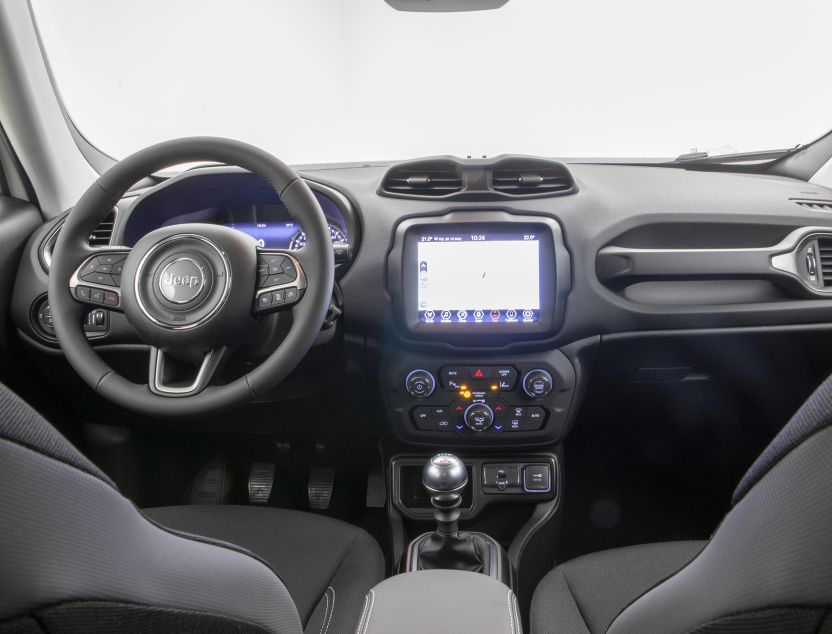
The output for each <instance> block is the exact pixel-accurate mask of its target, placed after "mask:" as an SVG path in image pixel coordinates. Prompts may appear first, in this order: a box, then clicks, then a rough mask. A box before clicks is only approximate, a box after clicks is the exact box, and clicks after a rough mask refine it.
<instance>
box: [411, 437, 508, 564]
mask: <svg viewBox="0 0 832 634" xmlns="http://www.w3.org/2000/svg"><path fill="white" fill-rule="evenodd" d="M422 484H423V485H424V487H425V489H427V491H428V493H429V494H430V501H431V504H433V516H434V518H436V530H435V531H433V532H432V533H425V534H424V535H422V536H421V537H418V538H416V539H415V540H414V541H413V542H412V543H411V546H410V548H409V549H408V562H409V563H408V567H409V568H408V569H409V570H432V569H447V570H469V571H471V572H482V573H485V574H488V575H490V574H492V570H493V572H494V575H498V574H499V573H500V570H507V569H508V568H507V567H506V566H505V565H504V564H502V563H500V562H502V559H501V560H500V562H497V561H496V559H495V555H494V554H492V553H496V557H497V558H499V557H500V556H501V555H500V553H502V549H501V548H500V547H499V545H497V544H496V542H494V541H493V540H492V539H491V538H490V537H488V536H487V535H484V534H482V533H469V532H465V531H460V530H459V526H458V524H457V522H458V520H459V513H460V511H459V505H460V504H461V503H462V492H463V491H465V487H466V486H467V485H468V470H467V469H466V468H465V464H464V463H463V462H462V460H460V459H459V458H457V457H456V456H455V455H453V454H451V453H438V454H436V455H435V456H433V457H432V458H431V459H430V460H428V462H427V464H426V465H425V468H424V469H423V470H422ZM502 556H503V557H504V554H503V555H502ZM495 578H498V577H497V576H495Z"/></svg>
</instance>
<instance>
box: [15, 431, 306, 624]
mask: <svg viewBox="0 0 832 634" xmlns="http://www.w3.org/2000/svg"><path fill="white" fill-rule="evenodd" d="M0 482H3V483H4V485H3V486H2V487H0V509H3V512H2V513H0V535H2V536H3V538H2V539H0V561H2V562H3V564H2V566H0V621H2V620H5V619H13V618H15V617H18V616H21V615H24V614H30V613H32V612H33V611H36V610H37V609H39V608H41V607H43V606H46V605H50V604H57V603H63V602H66V601H72V600H85V599H87V600H88V599H98V600H102V601H115V602H125V603H136V604H143V605H149V606H159V607H163V608H173V609H177V610H189V611H195V612H204V613H209V614H218V615H221V616H226V617H228V618H231V619H238V620H243V621H248V622H252V623H255V624H258V625H260V626H262V627H264V628H265V629H267V630H268V631H271V632H276V633H279V634H298V633H299V632H301V625H300V619H299V617H298V613H297V610H296V608H295V605H294V602H293V601H292V598H291V596H290V595H289V592H288V591H287V589H286V587H285V586H284V585H283V583H282V582H281V581H280V579H279V578H277V577H276V576H275V575H274V573H273V572H272V571H271V570H270V569H269V568H268V567H267V566H266V565H264V564H263V563H262V562H261V561H258V560H257V559H255V558H253V557H251V556H249V555H246V554H244V553H242V552H239V551H237V550H232V549H230V548H227V547H223V546H220V545H216V544H211V543H205V542H202V541H194V540H191V539H188V538H186V537H183V536H181V535H176V534H173V533H171V532H169V531H166V530H163V529H161V528H159V527H158V526H156V525H154V524H152V523H151V522H149V521H147V519H145V518H144V517H143V516H142V514H141V513H140V512H139V511H138V509H136V507H135V506H134V505H133V504H132V503H131V502H130V501H129V500H127V499H126V498H124V497H123V496H122V495H121V494H120V493H119V492H118V491H117V490H116V489H114V488H113V487H112V486H110V485H109V484H108V483H106V482H105V481H103V480H102V479H101V478H99V477H96V476H95V475H93V474H91V473H88V472H87V471H85V470H81V469H79V468H77V467H76V466H74V465H71V464H68V463H66V462H64V461H62V460H60V459H58V458H57V457H52V456H49V455H46V454H44V453H41V452H38V451H36V450H34V449H31V448H29V447H25V446H23V445H20V444H17V443H15V442H12V441H10V440H6V439H2V438H0Z"/></svg>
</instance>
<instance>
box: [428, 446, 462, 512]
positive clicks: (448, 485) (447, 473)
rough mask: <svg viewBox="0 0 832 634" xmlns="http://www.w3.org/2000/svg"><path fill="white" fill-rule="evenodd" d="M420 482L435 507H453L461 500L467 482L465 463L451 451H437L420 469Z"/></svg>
mask: <svg viewBox="0 0 832 634" xmlns="http://www.w3.org/2000/svg"><path fill="white" fill-rule="evenodd" d="M422 484H423V485H424V487H425V489H427V491H428V493H430V498H431V502H432V503H433V505H434V506H436V507H443V508H453V507H455V506H457V505H458V504H459V503H460V501H461V500H462V492H463V491H464V490H465V486H466V485H467V484H468V471H467V470H466V469H465V464H464V463H463V462H462V460H460V459H459V458H457V457H456V456H455V455H453V454H452V453H438V454H436V455H435V456H433V457H432V458H431V459H430V460H428V462H427V464H425V468H424V469H423V470H422Z"/></svg>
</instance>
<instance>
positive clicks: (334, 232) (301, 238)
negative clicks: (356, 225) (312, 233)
mask: <svg viewBox="0 0 832 634" xmlns="http://www.w3.org/2000/svg"><path fill="white" fill-rule="evenodd" d="M329 239H330V240H332V244H347V242H348V241H347V234H345V233H344V232H343V230H342V229H341V228H340V227H336V226H335V225H329ZM305 244H306V233H305V232H303V231H298V232H297V233H296V234H295V235H294V236H292V239H291V240H289V250H290V251H297V250H298V249H302V248H303V247H304V245H305Z"/></svg>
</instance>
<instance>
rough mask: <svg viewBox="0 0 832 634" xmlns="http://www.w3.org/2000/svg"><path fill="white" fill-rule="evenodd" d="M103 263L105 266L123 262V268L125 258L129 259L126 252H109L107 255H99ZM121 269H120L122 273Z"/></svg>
mask: <svg viewBox="0 0 832 634" xmlns="http://www.w3.org/2000/svg"><path fill="white" fill-rule="evenodd" d="M96 259H97V260H98V261H99V262H100V263H101V265H103V266H115V265H116V264H119V263H120V264H121V265H122V268H123V267H124V264H123V263H124V260H126V259H127V254H126V253H108V254H107V255H99V256H98V258H96ZM120 272H121V271H119V273H120Z"/></svg>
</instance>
